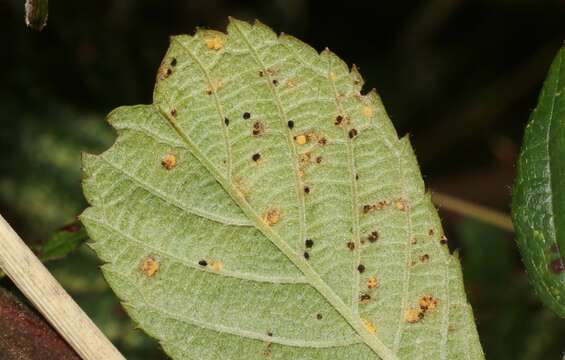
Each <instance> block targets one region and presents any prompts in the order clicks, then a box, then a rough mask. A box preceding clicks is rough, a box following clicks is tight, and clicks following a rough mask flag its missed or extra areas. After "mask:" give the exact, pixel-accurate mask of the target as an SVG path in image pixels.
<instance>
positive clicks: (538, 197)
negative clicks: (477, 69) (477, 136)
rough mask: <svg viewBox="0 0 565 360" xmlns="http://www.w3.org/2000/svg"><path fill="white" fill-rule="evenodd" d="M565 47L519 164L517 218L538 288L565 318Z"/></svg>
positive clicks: (554, 66)
mask: <svg viewBox="0 0 565 360" xmlns="http://www.w3.org/2000/svg"><path fill="white" fill-rule="evenodd" d="M564 159H565V47H564V48H562V49H561V50H560V51H559V53H558V54H557V56H556V57H555V60H554V61H553V64H552V65H551V68H550V70H549V73H548V75H547V78H546V80H545V83H544V86H543V89H542V91H541V93H540V96H539V101H538V105H537V107H536V109H535V110H534V111H533V112H532V115H531V117H530V120H529V122H528V125H527V126H526V131H525V134H524V142H523V144H522V150H521V152H520V159H519V161H518V166H517V170H518V176H517V178H516V184H515V186H514V192H513V196H512V217H513V221H514V226H515V228H516V235H517V240H518V247H519V249H520V253H521V255H522V260H523V262H524V265H525V267H526V270H527V271H528V276H529V278H530V281H531V283H532V285H533V286H534V289H535V290H536V292H537V293H538V295H539V296H540V298H541V300H542V301H543V302H544V304H545V305H546V306H548V307H549V308H550V309H552V310H553V311H554V312H555V313H557V314H558V315H559V316H561V317H563V318H565V265H564V259H565V236H564V234H565V162H564Z"/></svg>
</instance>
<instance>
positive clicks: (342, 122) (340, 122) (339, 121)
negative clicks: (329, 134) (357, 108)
mask: <svg viewBox="0 0 565 360" xmlns="http://www.w3.org/2000/svg"><path fill="white" fill-rule="evenodd" d="M345 124H347V121H346V120H345V118H344V117H343V116H342V115H338V116H336V117H335V121H334V125H336V126H341V125H345Z"/></svg>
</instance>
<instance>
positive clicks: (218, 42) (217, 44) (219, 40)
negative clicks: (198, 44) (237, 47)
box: [204, 35, 224, 50]
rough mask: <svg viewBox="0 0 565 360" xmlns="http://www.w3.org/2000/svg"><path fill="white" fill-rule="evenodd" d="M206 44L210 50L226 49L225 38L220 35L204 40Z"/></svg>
mask: <svg viewBox="0 0 565 360" xmlns="http://www.w3.org/2000/svg"><path fill="white" fill-rule="evenodd" d="M204 43H205V44H206V47H207V48H208V49H210V50H220V49H221V48H223V47H224V38H223V37H221V36H220V35H214V36H210V37H207V38H206V39H204Z"/></svg>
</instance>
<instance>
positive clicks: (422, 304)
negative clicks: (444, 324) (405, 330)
mask: <svg viewBox="0 0 565 360" xmlns="http://www.w3.org/2000/svg"><path fill="white" fill-rule="evenodd" d="M437 306H438V300H437V299H436V298H434V297H433V296H432V295H423V296H422V297H421V298H420V300H418V306H417V307H413V308H409V309H406V310H405V311H404V321H406V322H408V323H410V324H414V323H416V322H418V321H420V320H422V319H423V318H424V316H425V315H426V314H427V313H429V312H431V311H434V310H435V309H436V308H437Z"/></svg>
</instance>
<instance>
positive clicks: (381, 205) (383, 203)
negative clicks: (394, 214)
mask: <svg viewBox="0 0 565 360" xmlns="http://www.w3.org/2000/svg"><path fill="white" fill-rule="evenodd" d="M389 205H390V200H382V201H379V202H377V203H374V204H366V205H363V207H362V211H363V213H364V214H369V213H371V212H373V211H377V210H382V209H384V208H386V207H388V206H389Z"/></svg>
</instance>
